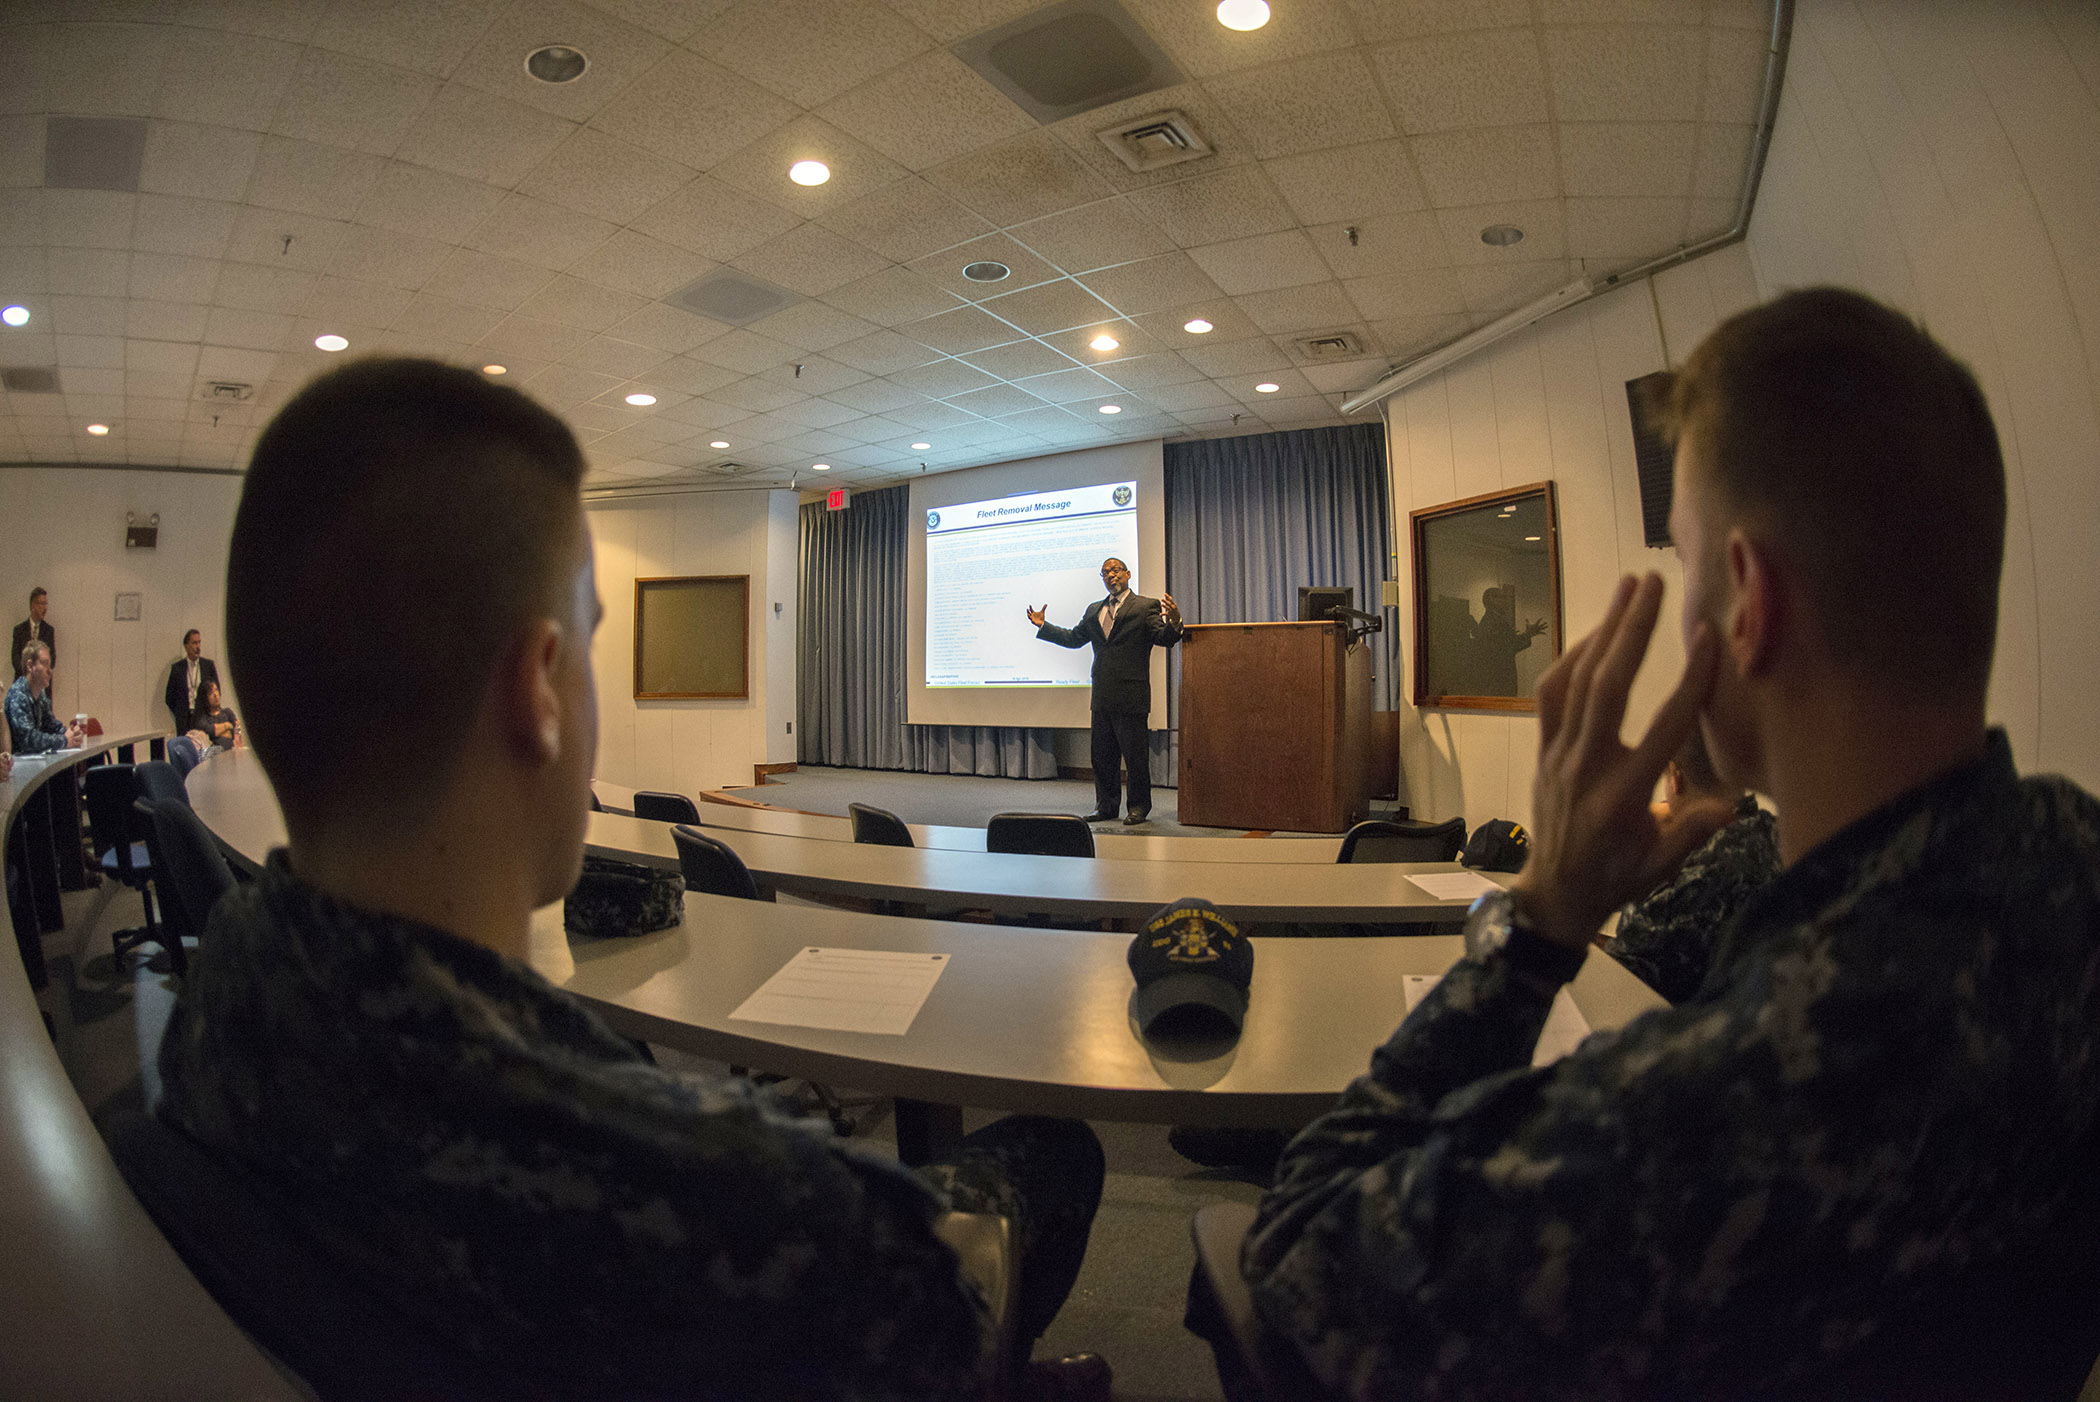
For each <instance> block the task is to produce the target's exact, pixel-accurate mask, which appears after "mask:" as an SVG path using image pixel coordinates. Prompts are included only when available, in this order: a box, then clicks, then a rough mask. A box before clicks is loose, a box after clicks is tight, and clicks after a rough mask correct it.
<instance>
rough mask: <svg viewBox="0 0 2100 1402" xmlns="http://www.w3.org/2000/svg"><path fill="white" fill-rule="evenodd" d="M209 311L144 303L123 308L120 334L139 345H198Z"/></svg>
mask: <svg viewBox="0 0 2100 1402" xmlns="http://www.w3.org/2000/svg"><path fill="white" fill-rule="evenodd" d="M210 313H211V309H210V308H209V307H206V306H203V305H201V304H198V303H194V302H148V301H144V300H139V299H134V300H132V301H130V302H127V303H125V305H124V334H125V335H127V336H135V337H137V338H138V339H140V340H143V341H201V340H203V339H204V324H205V320H206V318H207V317H208V316H209V315H210Z"/></svg>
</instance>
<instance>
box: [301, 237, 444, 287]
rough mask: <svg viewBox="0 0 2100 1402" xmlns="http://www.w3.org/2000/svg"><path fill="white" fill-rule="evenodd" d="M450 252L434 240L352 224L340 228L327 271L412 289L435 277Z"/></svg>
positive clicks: (339, 275) (342, 275) (340, 275)
mask: <svg viewBox="0 0 2100 1402" xmlns="http://www.w3.org/2000/svg"><path fill="white" fill-rule="evenodd" d="M451 255H452V249H451V248H450V247H449V246H447V245H445V244H442V243H439V242H438V241H437V240H436V239H425V238H418V237H416V236H415V235H414V234H397V233H395V232H394V231H393V230H392V229H367V228H364V227H362V226H359V225H355V224H353V225H351V226H350V227H349V228H348V229H347V230H345V231H344V233H343V241H342V244H341V246H340V247H339V248H338V249H337V250H336V255H335V257H334V258H332V259H330V260H329V264H328V271H329V272H331V273H334V274H336V275H337V276H338V277H352V278H363V279H364V280H365V281H367V282H383V283H385V284H387V285H388V286H390V287H406V288H409V289H411V290H413V289H415V288H420V287H421V286H422V285H423V284H424V283H426V282H428V281H430V280H431V279H432V278H433V277H436V276H437V271H438V269H439V268H440V267H442V266H444V262H445V260H446V259H447V258H449V257H450V256H451Z"/></svg>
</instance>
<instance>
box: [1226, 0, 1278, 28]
mask: <svg viewBox="0 0 2100 1402" xmlns="http://www.w3.org/2000/svg"><path fill="white" fill-rule="evenodd" d="M1268 22H1269V0H1218V23H1219V24H1222V25H1224V26H1225V27H1226V28H1227V29H1243V30H1244V29H1259V28H1261V27H1262V26H1263V25H1265V24H1267V23H1268Z"/></svg>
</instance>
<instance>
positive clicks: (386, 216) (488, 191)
mask: <svg viewBox="0 0 2100 1402" xmlns="http://www.w3.org/2000/svg"><path fill="white" fill-rule="evenodd" d="M502 202H503V192H502V191H501V190H498V189H496V188H495V187H494V186H491V185H484V184H482V183H481V182H480V181H478V180H467V179H464V178H463V177H461V176H457V175H448V174H446V173H445V172H443V171H437V170H431V169H429V168H428V167H425V166H415V165H405V164H403V163H401V162H399V161H390V162H388V163H387V165H386V168H385V169H383V170H381V171H380V172H379V178H378V179H377V180H376V181H375V182H374V183H373V185H372V190H371V193H370V194H368V195H366V196H365V200H364V203H363V204H361V205H359V206H358V209H357V221H358V222H359V223H361V224H372V225H376V226H377V227H379V228H382V229H393V230H395V231H397V232H399V233H404V234H418V235H421V236H422V237H424V238H433V239H441V240H443V241H444V242H446V243H458V242H459V241H460V240H461V239H463V238H465V237H466V236H467V234H468V233H470V232H471V231H472V230H473V229H474V228H475V226H476V225H478V224H480V223H481V221H482V220H483V219H485V218H487V217H488V215H489V214H490V213H491V212H492V211H493V210H494V209H495V208H496V206H497V205H499V204H501V203H502Z"/></svg>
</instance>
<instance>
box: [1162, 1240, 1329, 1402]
mask: <svg viewBox="0 0 2100 1402" xmlns="http://www.w3.org/2000/svg"><path fill="white" fill-rule="evenodd" d="M1253 1226H1254V1206H1253V1204H1252V1203H1244V1202H1214V1203H1211V1204H1210V1205H1209V1206H1208V1207H1203V1208H1199V1209H1197V1212H1196V1215H1195V1217H1194V1218H1192V1219H1191V1220H1190V1222H1189V1236H1190V1237H1191V1238H1193V1239H1194V1241H1195V1244H1196V1275H1195V1279H1194V1280H1193V1281H1191V1282H1190V1285H1189V1326H1190V1328H1191V1329H1192V1330H1194V1331H1195V1332H1196V1333H1197V1334H1198V1335H1200V1336H1201V1337H1203V1338H1205V1339H1206V1340H1208V1341H1210V1342H1211V1344H1212V1346H1213V1348H1214V1349H1215V1351H1216V1353H1217V1363H1218V1381H1219V1382H1221V1383H1223V1384H1224V1387H1225V1395H1226V1396H1227V1397H1232V1398H1239V1399H1242V1402H1315V1399H1318V1398H1321V1397H1325V1396H1327V1395H1328V1394H1327V1392H1326V1391H1325V1390H1324V1389H1323V1388H1322V1387H1321V1386H1320V1384H1319V1382H1318V1381H1317V1380H1316V1379H1315V1378H1314V1377H1313V1376H1312V1374H1311V1373H1310V1372H1308V1371H1307V1370H1306V1367H1305V1364H1304V1362H1303V1361H1302V1360H1301V1359H1300V1358H1299V1357H1298V1355H1297V1351H1296V1350H1294V1349H1293V1348H1292V1347H1291V1346H1290V1345H1289V1344H1288V1343H1286V1342H1285V1341H1283V1340H1281V1339H1278V1338H1276V1337H1275V1336H1273V1335H1271V1334H1270V1333H1268V1331H1267V1330H1266V1329H1264V1328H1263V1326H1262V1322H1261V1318H1260V1316H1258V1315H1257V1314H1255V1312H1254V1294H1253V1292H1252V1291H1250V1290H1249V1289H1248V1288H1247V1282H1246V1281H1245V1280H1243V1279H1242V1278H1241V1277H1240V1242H1241V1241H1242V1240H1243V1239H1244V1238H1245V1237H1246V1235H1247V1233H1248V1231H1249V1230H1251V1229H1252V1228H1253Z"/></svg>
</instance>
